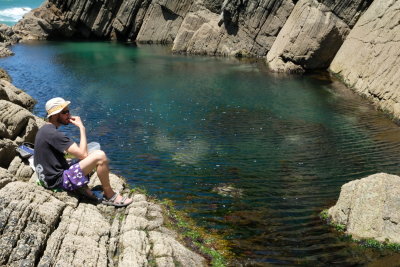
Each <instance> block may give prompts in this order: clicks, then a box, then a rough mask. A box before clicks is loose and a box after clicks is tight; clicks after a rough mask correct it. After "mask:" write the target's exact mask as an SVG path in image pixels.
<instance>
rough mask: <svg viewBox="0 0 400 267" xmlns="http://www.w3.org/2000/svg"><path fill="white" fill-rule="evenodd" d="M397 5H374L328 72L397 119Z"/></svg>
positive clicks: (399, 28)
mask: <svg viewBox="0 0 400 267" xmlns="http://www.w3.org/2000/svg"><path fill="white" fill-rule="evenodd" d="M399 8H400V2H399V1H395V0H382V1H374V2H373V3H372V5H371V6H370V7H369V9H368V10H367V11H366V12H365V13H364V14H363V15H362V16H361V18H360V19H359V21H358V22H357V24H356V25H355V26H354V28H353V30H352V31H351V33H350V34H349V36H348V37H347V39H346V41H345V42H344V43H343V45H342V47H341V48H340V50H339V51H338V53H337V55H336V56H335V58H334V60H333V61H332V64H331V65H330V67H329V69H330V71H331V72H333V73H335V74H336V75H338V76H340V77H341V78H342V80H343V81H344V82H345V83H346V84H347V85H348V86H349V87H351V88H353V89H354V90H355V91H356V92H358V93H359V94H361V95H364V96H366V97H368V98H369V99H371V100H372V101H373V102H374V103H376V104H377V105H378V106H379V107H380V108H381V109H383V110H385V111H386V112H389V113H392V114H393V115H394V116H395V117H396V118H400V93H399V90H398V88H400V72H398V71H397V69H398V66H399V64H400V49H399V40H400V22H399V12H398V11H399Z"/></svg>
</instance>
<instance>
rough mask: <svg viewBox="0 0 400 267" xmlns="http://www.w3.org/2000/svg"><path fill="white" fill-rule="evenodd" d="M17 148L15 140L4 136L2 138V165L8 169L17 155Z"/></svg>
mask: <svg viewBox="0 0 400 267" xmlns="http://www.w3.org/2000/svg"><path fill="white" fill-rule="evenodd" d="M7 134H8V133H7ZM16 148H17V145H16V144H15V143H14V142H13V141H11V140H9V139H6V138H3V137H2V138H1V139H0V167H2V168H5V169H8V166H9V165H10V163H11V161H12V160H13V159H14V158H15V156H16V155H17V152H16Z"/></svg>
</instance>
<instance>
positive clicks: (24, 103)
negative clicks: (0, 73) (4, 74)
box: [0, 79, 36, 110]
mask: <svg viewBox="0 0 400 267" xmlns="http://www.w3.org/2000/svg"><path fill="white" fill-rule="evenodd" d="M1 99H2V100H7V101H10V102H12V103H14V104H17V105H20V106H21V107H24V108H26V109H28V110H32V109H33V107H34V106H35V104H36V101H35V100H34V99H33V98H32V97H31V96H30V95H28V94H27V93H25V92H24V91H22V90H21V89H18V88H17V87H15V86H14V85H13V84H11V82H10V81H7V80H6V79H0V100H1Z"/></svg>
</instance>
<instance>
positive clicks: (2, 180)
mask: <svg viewBox="0 0 400 267" xmlns="http://www.w3.org/2000/svg"><path fill="white" fill-rule="evenodd" d="M14 181H16V179H15V177H14V176H13V175H12V174H11V173H10V172H9V171H8V170H6V169H3V168H0V189H1V188H3V187H4V186H5V185H6V184H8V183H11V182H14Z"/></svg>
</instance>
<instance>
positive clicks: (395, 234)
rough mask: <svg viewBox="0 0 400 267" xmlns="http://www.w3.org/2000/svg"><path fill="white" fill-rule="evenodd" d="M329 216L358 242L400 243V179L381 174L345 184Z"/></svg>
mask: <svg viewBox="0 0 400 267" xmlns="http://www.w3.org/2000/svg"><path fill="white" fill-rule="evenodd" d="M328 215H329V217H330V219H331V220H332V222H333V223H334V224H340V225H343V226H345V228H346V234H349V235H351V236H352V237H353V238H355V239H370V238H373V239H376V240H378V241H380V242H393V243H400V177H399V176H396V175H390V174H386V173H378V174H374V175H370V176H368V177H366V178H363V179H359V180H354V181H351V182H349V183H347V184H345V185H343V186H342V190H341V192H340V196H339V199H338V201H337V203H336V205H335V206H333V207H331V208H330V209H329V210H328Z"/></svg>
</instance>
